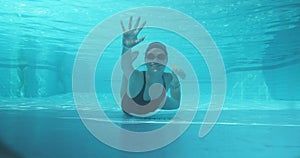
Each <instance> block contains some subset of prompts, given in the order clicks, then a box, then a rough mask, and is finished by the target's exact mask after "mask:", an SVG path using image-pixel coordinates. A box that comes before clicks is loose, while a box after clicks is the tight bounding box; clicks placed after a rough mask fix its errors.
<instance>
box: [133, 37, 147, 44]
mask: <svg viewBox="0 0 300 158" xmlns="http://www.w3.org/2000/svg"><path fill="white" fill-rule="evenodd" d="M145 38H146V36H143V37H142V38H140V39H137V40H135V43H136V44H139V43H140V42H142V41H143V40H144V39H145Z"/></svg>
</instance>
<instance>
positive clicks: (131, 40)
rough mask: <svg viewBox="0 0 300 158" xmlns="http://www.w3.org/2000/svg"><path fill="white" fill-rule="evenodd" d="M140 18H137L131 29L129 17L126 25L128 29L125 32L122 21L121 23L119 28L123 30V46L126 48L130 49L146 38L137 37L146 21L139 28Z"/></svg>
mask: <svg viewBox="0 0 300 158" xmlns="http://www.w3.org/2000/svg"><path fill="white" fill-rule="evenodd" d="M140 20H141V18H140V17H138V19H137V21H136V23H135V25H134V27H133V28H132V16H131V17H130V20H129V24H128V29H127V30H126V28H125V26H124V24H123V21H121V26H122V29H123V46H124V47H127V48H132V47H134V46H136V45H137V44H139V43H140V42H142V41H143V40H144V39H145V37H146V36H143V37H142V38H140V39H138V38H137V36H138V34H139V32H140V31H141V30H142V29H143V27H144V26H145V25H146V21H145V22H144V23H143V24H142V25H141V26H140V27H138V26H139V23H140Z"/></svg>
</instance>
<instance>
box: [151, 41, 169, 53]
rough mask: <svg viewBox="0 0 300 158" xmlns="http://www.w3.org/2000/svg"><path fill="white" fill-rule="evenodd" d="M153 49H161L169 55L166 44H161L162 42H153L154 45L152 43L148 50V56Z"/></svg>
mask: <svg viewBox="0 0 300 158" xmlns="http://www.w3.org/2000/svg"><path fill="white" fill-rule="evenodd" d="M153 48H158V49H161V50H162V51H163V52H165V54H166V55H168V52H167V48H166V46H165V45H164V44H162V43H160V42H153V43H150V44H149V45H148V48H147V49H146V54H147V53H148V52H149V51H150V50H151V49H153Z"/></svg>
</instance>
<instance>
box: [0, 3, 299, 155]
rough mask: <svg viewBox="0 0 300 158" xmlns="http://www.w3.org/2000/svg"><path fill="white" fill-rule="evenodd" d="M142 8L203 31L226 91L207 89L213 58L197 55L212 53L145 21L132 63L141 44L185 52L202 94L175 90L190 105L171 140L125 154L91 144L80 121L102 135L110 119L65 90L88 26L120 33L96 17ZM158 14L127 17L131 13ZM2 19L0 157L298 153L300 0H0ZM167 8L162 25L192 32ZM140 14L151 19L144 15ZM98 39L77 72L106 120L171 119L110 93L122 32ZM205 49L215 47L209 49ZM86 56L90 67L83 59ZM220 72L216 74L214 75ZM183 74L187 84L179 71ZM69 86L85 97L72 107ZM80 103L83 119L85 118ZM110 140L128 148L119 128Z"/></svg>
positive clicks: (145, 127)
mask: <svg viewBox="0 0 300 158" xmlns="http://www.w3.org/2000/svg"><path fill="white" fill-rule="evenodd" d="M147 6H156V7H164V8H168V9H173V10H177V11H179V12H181V13H183V14H185V15H186V16H189V17H190V18H191V19H193V20H195V21H196V22H198V23H199V24H200V25H201V26H202V27H203V28H204V29H205V30H206V31H207V33H209V35H210V37H211V38H212V39H213V41H214V42H215V44H216V46H217V47H218V49H219V52H220V55H221V57H222V61H223V62H224V67H225V75H226V93H221V94H215V93H213V91H212V88H211V87H212V86H213V83H212V77H211V74H210V73H211V70H212V69H218V68H219V67H220V65H222V63H214V64H213V65H208V64H207V63H206V59H207V58H210V59H214V58H216V56H214V55H211V54H203V53H204V52H200V53H199V51H198V50H197V48H196V46H195V45H193V43H191V42H190V41H191V40H190V39H188V38H185V37H183V36H181V35H180V34H178V32H172V31H170V30H166V29H161V28H155V27H147V25H146V26H145V28H144V29H143V30H142V31H141V33H140V36H143V35H146V39H145V41H143V42H142V43H141V45H140V46H139V47H137V48H136V49H137V50H139V51H140V56H139V57H140V59H143V51H144V50H145V48H146V44H147V43H150V42H153V41H160V42H163V43H165V44H166V45H168V48H169V50H171V49H175V50H177V51H178V52H180V53H181V54H182V55H183V56H184V57H185V58H186V59H187V60H188V62H189V64H190V65H191V66H192V68H193V71H194V72H195V75H196V77H197V78H198V80H197V81H196V82H197V84H198V85H196V86H198V87H199V89H200V94H199V95H195V94H191V93H188V92H189V91H185V93H183V94H182V97H185V98H188V100H189V101H191V103H186V104H185V105H184V106H183V108H181V110H182V111H183V112H184V113H185V114H188V115H191V114H192V113H193V112H195V113H196V115H195V117H194V119H193V120H192V122H189V121H187V120H185V118H176V119H174V120H173V122H172V123H173V124H175V125H178V126H180V125H189V126H188V128H187V129H186V131H184V133H183V134H182V135H181V136H179V137H178V138H177V139H176V140H175V141H173V142H171V143H170V144H168V145H166V146H164V147H162V148H159V149H156V150H152V151H147V152H129V151H122V150H118V149H115V148H113V147H111V146H109V145H107V144H105V143H103V142H102V141H100V140H98V139H97V137H96V135H95V134H94V133H92V132H91V129H89V128H87V126H86V124H84V122H83V120H89V121H91V122H93V123H94V124H96V128H99V129H100V130H102V131H107V132H109V131H110V130H109V129H107V128H104V127H107V126H106V125H107V124H109V121H108V120H106V119H105V117H103V116H102V117H100V118H99V117H97V118H96V117H93V116H98V115H97V112H98V111H97V110H98V109H95V108H93V107H91V106H89V105H90V103H89V101H90V100H89V99H88V97H87V96H89V95H90V94H89V91H74V90H73V89H72V82H73V81H74V80H73V79H74V78H72V75H73V74H74V71H75V70H73V68H74V61H75V60H77V59H76V55H78V51H79V48H80V46H81V45H82V43H83V41H84V40H85V39H86V37H88V34H89V33H91V31H92V30H93V29H96V28H100V30H101V29H103V30H105V31H106V32H107V33H108V32H120V31H121V27H120V26H119V21H117V22H116V25H117V26H111V27H107V28H101V27H99V25H98V24H99V23H101V22H106V21H109V19H112V18H111V17H113V16H114V15H116V14H121V18H122V19H123V20H124V22H126V23H128V19H129V16H130V14H122V13H121V12H123V11H126V10H130V9H134V8H139V7H147ZM156 14H157V13H148V14H147V13H135V14H131V15H132V16H134V18H136V17H137V16H139V15H147V16H148V15H149V17H151V15H156ZM0 15H1V16H0V22H1V23H0V37H1V38H0V48H1V49H0V50H1V52H0V87H1V88H0V157H1V158H2V157H4V158H5V157H7V158H11V157H24V158H41V157H45V158H48V157H49V158H50V157H59V158H60V157H74V158H75V157H91V158H95V157H116V158H117V157H121V158H123V157H125V158H127V157H176V158H177V157H178V158H181V157H203V158H206V157H207V158H219V157H264V158H265V157H278V158H281V157H286V158H299V157H300V82H299V81H300V73H299V72H300V40H299V37H298V36H299V34H300V2H299V1H297V0H290V1H279V0H278V1H267V0H253V1H233V0H228V1H219V0H217V1H208V0H207V1H189V2H184V1H176V2H173V1H165V2H160V1H155V0H154V1H130V2H122V3H121V2H114V1H77V2H71V1H70V2H69V1H41V2H35V1H4V2H1V6H0ZM172 15H173V14H170V15H167V14H162V15H161V16H162V17H170V16H171V17H170V18H168V19H167V20H166V21H161V25H166V26H168V25H176V26H177V25H178V28H183V29H182V30H184V32H185V33H190V32H192V31H197V30H187V29H184V28H187V26H188V25H189V23H185V22H186V21H185V19H182V18H179V17H177V16H172ZM144 17H145V16H144ZM141 18H142V20H148V21H147V24H148V25H151V19H143V16H142V17H141ZM153 19H154V20H155V18H153ZM153 19H152V20H153ZM97 26H98V27H97ZM116 29H119V30H116ZM191 34H196V32H194V33H191ZM193 38H196V39H197V38H199V37H193ZM95 39H97V40H93V42H94V43H95V46H96V45H98V43H99V45H100V44H103V42H104V41H110V42H109V43H107V45H106V46H107V47H106V48H105V50H104V51H103V54H102V56H101V58H100V59H99V62H98V63H97V65H96V66H95V67H92V68H91V69H85V70H84V71H85V72H87V74H88V72H89V71H94V72H95V85H94V86H92V87H94V88H95V90H96V96H97V100H98V102H99V104H100V107H101V109H102V110H103V111H104V112H105V114H106V115H107V117H108V118H109V119H110V120H111V121H112V122H113V123H114V124H115V125H117V126H118V127H121V128H124V129H128V130H131V131H137V132H143V131H151V130H154V129H159V128H161V127H163V126H164V125H167V124H170V123H171V120H172V119H173V118H174V114H175V113H176V110H171V111H159V112H158V113H157V114H155V115H153V116H151V117H147V118H133V117H127V116H124V115H123V113H122V110H121V108H120V106H119V101H120V100H119V99H120V98H118V88H120V87H118V86H117V91H116V90H114V89H113V88H112V87H113V86H112V84H116V85H119V83H120V82H121V79H120V78H119V77H118V72H114V71H115V69H114V68H115V66H116V63H117V62H118V60H119V59H120V54H121V41H122V38H121V34H117V36H116V37H115V38H113V39H109V38H108V36H106V34H104V35H103V36H101V37H99V38H98V36H97V38H95ZM199 39H201V38H199ZM206 46H207V45H206ZM204 47H205V46H204ZM206 49H207V50H212V48H210V47H208V46H207V47H206ZM87 51H88V50H87ZM83 52H85V51H83ZM87 56H88V55H87ZM171 57H172V54H170V59H169V62H170V63H169V64H170V65H168V66H171V64H177V65H180V64H181V63H182V61H181V60H179V59H177V58H176V57H174V56H173V57H172V58H171ZM137 60H139V58H138V59H137ZM86 63H87V65H89V61H86ZM114 75H115V76H117V77H115V78H114V77H112V76H114ZM188 75H189V74H187V76H188ZM219 77H220V76H219ZM221 77H222V76H221ZM220 80H222V79H221V78H217V82H216V83H217V84H218V83H219V82H218V81H220ZM187 81H188V83H195V80H189V79H188V77H187ZM86 83H87V80H84V79H83V81H82V86H83V87H88V86H89V85H87V84H86ZM192 86H193V85H192ZM191 88H194V87H189V89H191ZM75 94H78V95H77V96H80V97H82V98H84V99H85V100H86V101H87V102H86V103H87V104H86V105H80V106H78V105H77V104H76V102H75V100H74V96H75ZM222 95H225V101H224V105H223V109H222V111H221V115H220V117H219V118H218V120H217V122H216V123H215V126H214V127H213V128H212V130H211V131H210V132H209V133H208V135H206V136H205V137H199V136H198V132H199V129H200V127H201V126H203V125H207V124H213V123H212V122H209V121H206V120H205V115H206V113H207V110H208V108H209V107H210V102H211V100H212V98H213V97H214V96H222ZM195 98H198V99H199V103H198V104H197V105H196V106H198V107H195V106H194V105H192V102H193V100H195ZM216 106H220V105H216ZM79 111H84V112H85V113H89V114H91V117H88V118H82V117H80V115H79V113H78V112H79ZM94 114H95V115H94ZM171 133H172V132H171ZM171 133H164V134H166V135H170V134H171ZM166 135H158V136H157V139H158V140H163V139H164V138H166V137H167V136H166ZM115 138H118V139H117V140H118V141H119V142H120V143H121V144H122V143H124V144H126V142H122V141H124V140H125V139H126V138H125V136H124V135H122V134H117V135H115ZM147 143H149V142H142V143H140V144H137V146H143V144H147Z"/></svg>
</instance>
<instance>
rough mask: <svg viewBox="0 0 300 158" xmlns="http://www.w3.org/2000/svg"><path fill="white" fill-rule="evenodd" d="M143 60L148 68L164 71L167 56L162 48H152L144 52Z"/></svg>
mask: <svg viewBox="0 0 300 158" xmlns="http://www.w3.org/2000/svg"><path fill="white" fill-rule="evenodd" d="M145 62H146V65H147V68H148V70H152V71H154V72H156V71H164V69H165V67H166V64H167V62H168V56H167V54H166V53H165V52H164V51H163V50H161V49H159V48H153V49H150V50H149V51H148V52H146V55H145Z"/></svg>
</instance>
